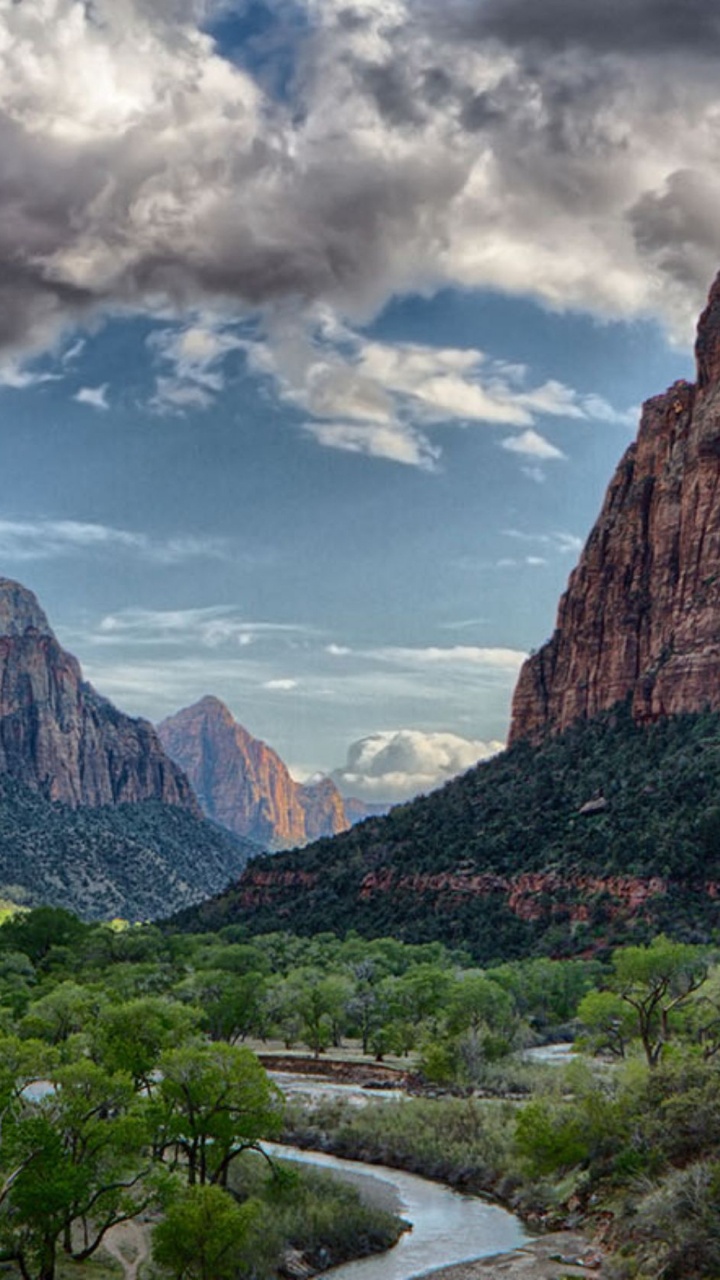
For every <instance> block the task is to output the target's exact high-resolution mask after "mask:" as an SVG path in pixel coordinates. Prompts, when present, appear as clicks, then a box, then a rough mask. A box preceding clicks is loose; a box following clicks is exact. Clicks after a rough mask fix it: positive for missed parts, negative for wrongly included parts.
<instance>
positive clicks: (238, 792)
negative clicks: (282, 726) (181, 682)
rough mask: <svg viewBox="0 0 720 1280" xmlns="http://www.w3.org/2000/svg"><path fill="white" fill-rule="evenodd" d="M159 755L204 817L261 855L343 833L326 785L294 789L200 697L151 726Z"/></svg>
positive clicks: (269, 754)
mask: <svg viewBox="0 0 720 1280" xmlns="http://www.w3.org/2000/svg"><path fill="white" fill-rule="evenodd" d="M158 734H159V736H160V740H161V742H162V743H163V745H164V747H165V749H166V751H167V752H168V754H169V755H170V756H171V757H172V759H173V760H175V761H176V762H177V763H178V764H179V765H180V766H181V768H182V769H183V770H184V771H185V772H186V773H187V775H188V777H189V778H190V781H191V783H192V785H193V787H194V789H195V791H196V793H197V796H198V799H199V800H200V804H201V805H202V808H203V811H204V813H205V814H206V815H207V816H208V817H209V818H212V819H213V821H215V822H218V823H220V825H221V826H223V827H227V828H228V830H229V831H233V832H235V834H236V835H240V836H245V837H247V838H249V839H251V840H255V841H257V843H258V844H262V845H264V846H265V847H266V848H269V849H289V848H293V847H294V846H297V845H303V844H307V842H308V841H309V840H316V839H318V838H319V837H320V836H332V835H337V834H338V832H340V831H345V830H347V827H348V826H349V823H348V820H347V817H346V815H345V808H344V805H343V801H342V797H341V795H340V792H339V791H338V789H337V787H336V786H335V785H334V783H333V782H331V781H330V779H329V778H324V779H321V781H320V782H317V783H312V784H310V785H302V784H300V783H297V782H295V781H294V779H293V778H292V777H291V775H290V772H289V770H288V768H287V766H286V765H285V764H284V763H283V761H282V760H281V759H280V757H279V756H278V755H277V753H276V752H275V751H273V750H272V748H271V747H268V746H267V745H266V744H265V743H264V742H260V741H259V739H258V738H253V737H252V735H251V734H249V733H248V732H247V730H246V729H243V727H242V725H239V724H238V723H237V722H236V721H235V720H234V719H233V717H232V715H231V713H230V711H229V710H228V708H227V707H226V706H225V705H224V704H223V703H222V702H220V700H219V699H218V698H213V697H206V698H202V699H201V700H200V702H196V703H195V704H194V706H192V707H186V708H185V709H184V710H183V711H179V712H178V713H177V715H174V716H169V717H168V719H167V720H163V722H162V724H160V725H158Z"/></svg>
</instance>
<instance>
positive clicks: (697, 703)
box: [510, 276, 720, 742]
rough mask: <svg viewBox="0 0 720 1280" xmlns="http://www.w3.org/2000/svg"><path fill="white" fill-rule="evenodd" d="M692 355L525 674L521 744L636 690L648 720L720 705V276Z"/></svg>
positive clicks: (649, 409)
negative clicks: (693, 364) (692, 373)
mask: <svg viewBox="0 0 720 1280" xmlns="http://www.w3.org/2000/svg"><path fill="white" fill-rule="evenodd" d="M695 351H696V358H697V381H696V382H695V383H694V384H692V383H688V382H677V383H675V384H674V386H672V387H670V389H669V391H667V392H666V393H665V394H664V395H661V396H656V397H654V398H653V399H652V400H649V401H648V402H647V403H646V404H645V406H644V408H643V414H642V418H641V422H640V429H639V432H638V437H637V440H636V442H635V443H634V444H632V445H631V446H630V448H629V449H628V450H627V453H626V454H625V456H624V457H623V459H622V461H621V462H620V465H619V466H618V468H617V471H616V472H615V475H614V477H613V479H612V481H611V483H610V486H609V488H608V492H607V495H606V497H605V502H604V504H603V508H602V511H601V513H600V516H599V518H598V521H597V523H596V524H595V527H594V528H593V530H592V532H591V534H590V537H589V538H588V541H587V544H586V546H585V549H584V551H583V553H582V555H581V557H580V562H579V564H578V566H577V568H576V569H575V570H574V571H573V573H572V574H571V577H570V581H569V583H568V588H567V591H566V592H565V594H564V595H563V597H562V599H561V601H560V605H559V609H558V616H557V624H556V628H555V632H554V634H553V636H552V638H551V639H550V640H549V641H548V643H547V644H545V645H544V646H543V647H542V649H540V650H539V652H538V653H536V654H534V655H533V656H532V657H530V658H529V659H528V661H527V662H526V663H525V665H524V666H523V668H522V670H521V673H520V678H519V680H518V684H517V688H516V690H515V696H514V700H513V710H512V724H511V730H510V742H517V741H518V740H520V739H523V738H525V739H529V740H530V741H534V742H537V741H539V740H540V739H542V738H543V737H544V736H545V735H546V734H548V733H558V732H560V731H561V730H563V729H565V728H567V727H568V726H569V725H570V724H572V723H573V722H574V721H576V720H579V719H589V718H591V717H592V716H595V715H596V714H597V713H598V712H599V711H602V710H604V709H605V708H608V707H610V706H612V705H613V704H615V703H617V702H618V701H621V700H623V699H625V698H629V699H630V701H631V705H632V711H633V715H634V717H635V719H636V720H638V721H649V720H655V719H658V718H659V717H661V716H667V715H673V714H675V713H678V712H681V711H702V710H703V709H704V708H706V707H711V708H713V709H714V710H717V709H718V708H720V276H718V278H717V279H716V281H715V284H714V285H713V288H712V290H711V293H710V298H709V301H708V305H707V307H706V309H705V311H704V312H703V314H702V316H701V317H700V321H699V325H698V334H697V342H696V348H695Z"/></svg>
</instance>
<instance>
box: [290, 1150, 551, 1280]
mask: <svg viewBox="0 0 720 1280" xmlns="http://www.w3.org/2000/svg"><path fill="white" fill-rule="evenodd" d="M268 1149H270V1150H272V1151H274V1152H275V1154H276V1155H278V1156H282V1157H283V1158H286V1159H288V1160H297V1161H299V1162H300V1163H303V1164H311V1165H314V1166H316V1167H317V1168H321V1169H329V1170H332V1171H333V1172H335V1173H336V1174H338V1175H343V1174H345V1175H346V1176H348V1178H349V1179H350V1180H351V1181H353V1182H354V1183H355V1184H356V1185H357V1183H358V1179H359V1178H362V1179H372V1180H374V1181H375V1182H382V1183H385V1184H388V1185H389V1188H391V1189H392V1191H394V1195H395V1197H396V1199H397V1202H398V1205H399V1207H398V1212H399V1213H400V1215H401V1217H403V1218H405V1219H406V1221H408V1222H411V1223H412V1230H411V1231H406V1232H405V1234H404V1235H403V1236H401V1238H400V1240H399V1241H398V1243H397V1244H396V1245H395V1247H394V1248H393V1249H390V1250H389V1251H388V1252H387V1253H379V1254H373V1255H372V1256H371V1257H369V1258H362V1259H360V1261H358V1262H347V1263H344V1264H343V1265H342V1266H339V1267H333V1268H332V1270H331V1271H329V1272H327V1273H326V1274H327V1275H328V1276H332V1280H409V1277H411V1276H418V1275H422V1274H423V1272H425V1271H433V1270H435V1269H436V1268H437V1267H445V1266H450V1265H451V1264H452V1263H455V1262H467V1261H469V1260H470V1259H473V1258H487V1257H489V1256H490V1255H492V1254H495V1253H508V1252H510V1250H511V1249H517V1248H518V1247H519V1246H520V1245H521V1244H523V1243H524V1242H525V1241H526V1240H527V1239H528V1235H527V1233H526V1231H525V1230H524V1228H523V1226H522V1224H521V1223H520V1221H519V1220H518V1219H517V1218H516V1217H514V1216H513V1214H511V1213H508V1212H507V1210H506V1209H501V1208H500V1207H499V1206H498V1205H494V1204H487V1203H486V1202H485V1201H484V1200H480V1199H478V1197H477V1196H464V1195H460V1194H459V1193H458V1192H456V1191H452V1190H451V1189H450V1188H449V1187H445V1186H443V1185H442V1184H441V1183H438V1182H430V1181H429V1180H428V1179H427V1178H418V1177H416V1176H415V1174H412V1173H402V1172H400V1171H399V1170H398V1169H388V1168H385V1166H384V1165H374V1164H373V1165H368V1164H362V1163H360V1162H359V1161H356V1160H339V1159H337V1158H336V1157H335V1156H329V1155H325V1154H323V1153H321V1152H314V1151H298V1150H297V1149H296V1148H294V1147H280V1146H273V1147H270V1146H269V1147H268Z"/></svg>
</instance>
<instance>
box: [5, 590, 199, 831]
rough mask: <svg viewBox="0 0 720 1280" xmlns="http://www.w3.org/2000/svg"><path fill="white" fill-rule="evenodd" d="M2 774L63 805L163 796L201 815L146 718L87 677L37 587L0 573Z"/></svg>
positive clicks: (190, 791)
mask: <svg viewBox="0 0 720 1280" xmlns="http://www.w3.org/2000/svg"><path fill="white" fill-rule="evenodd" d="M0 775H7V776H9V777H11V778H14V779H16V780H17V781H18V782H21V783H23V784H25V785H26V786H29V787H31V788H34V789H35V790H37V791H39V792H41V793H42V794H43V795H45V796H46V797H47V798H48V799H50V800H57V801H61V802H62V803H63V804H66V805H71V806H75V805H91V806H98V805H107V804H123V803H135V802H138V801H144V800H159V801H160V802H162V803H163V804H170V805H180V806H181V807H183V808H185V809H187V810H188V811H189V812H191V813H193V814H196V815H197V816H199V809H198V806H197V801H196V800H195V797H194V795H193V792H192V789H191V787H190V784H189V782H188V780H187V778H186V777H185V776H184V774H183V773H182V772H181V770H180V769H178V768H177V766H176V765H174V764H173V763H172V761H171V760H170V759H169V758H168V757H167V756H166V754H165V752H164V751H163V749H162V747H161V745H160V742H159V740H158V737H157V734H156V733H155V730H154V729H153V727H152V725H151V724H150V723H149V722H148V721H147V720H136V719H132V718H131V717H130V716H126V715H123V714H122V712H120V711H118V710H117V709H116V708H115V707H113V705H112V704H111V703H110V702H108V701H107V700H106V699H105V698H102V697H101V696H100V694H98V693H96V691H95V690H94V689H93V688H92V686H91V685H89V684H86V683H84V682H83V679H82V674H81V671H80V667H79V665H78V663H77V660H76V659H75V658H74V657H72V655H71V654H69V653H66V652H65V650H64V649H62V648H61V646H60V645H59V644H58V641H57V640H56V638H55V636H54V634H53V632H52V630H51V628H50V624H49V623H48V620H47V618H46V616H45V614H44V613H43V611H42V609H41V608H40V605H39V604H38V602H37V600H36V598H35V596H34V595H33V593H32V592H31V591H28V590H27V588H26V587H23V586H21V585H20V583H18V582H12V581H10V580H9V579H8V578H0Z"/></svg>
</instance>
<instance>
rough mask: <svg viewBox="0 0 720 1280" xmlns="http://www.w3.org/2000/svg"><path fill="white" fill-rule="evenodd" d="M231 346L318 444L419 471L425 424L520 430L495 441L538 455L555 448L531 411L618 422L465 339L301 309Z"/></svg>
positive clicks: (594, 399) (426, 457) (605, 407)
mask: <svg viewBox="0 0 720 1280" xmlns="http://www.w3.org/2000/svg"><path fill="white" fill-rule="evenodd" d="M239 345H243V346H244V348H245V351H246V354H247V357H248V360H249V363H250V366H251V367H252V368H253V369H255V370H256V371H257V372H259V373H262V374H264V375H266V376H269V377H271V378H272V379H273V380H274V382H275V384H276V387H277V388H278V390H279V392H280V394H281V396H282V397H284V398H285V399H286V400H288V401H289V402H290V403H292V404H296V405H299V406H301V407H302V408H303V409H306V410H308V411H309V412H310V413H312V414H314V415H315V421H311V422H306V423H305V424H304V427H305V430H306V431H307V432H308V433H309V434H310V435H312V436H313V437H314V438H315V439H316V440H317V441H318V442H319V443H320V444H322V445H325V446H326V447H328V448H333V449H342V450H345V451H346V452H349V453H364V454H367V455H368V456H370V457H377V458H388V459H391V460H392V461H394V462H401V463H404V464H406V465H408V466H415V467H420V468H422V469H423V470H426V471H432V470H433V469H434V468H435V466H436V463H437V460H438V458H439V457H440V447H439V446H438V445H437V444H435V443H431V442H430V440H429V439H428V435H427V432H428V429H429V428H431V427H448V426H457V425H462V426H467V425H470V424H483V425H485V426H503V427H506V428H507V427H515V428H518V429H519V428H525V430H524V431H521V432H520V434H519V435H518V436H517V437H513V438H512V440H511V441H510V442H508V443H507V444H506V445H505V447H507V448H511V449H512V450H513V451H514V452H517V453H522V454H530V455H531V456H532V457H536V458H537V457H540V458H543V459H545V460H546V459H548V458H558V457H562V456H563V455H562V454H561V452H560V450H558V449H555V448H554V446H553V445H551V444H550V443H549V442H548V441H546V440H544V439H543V438H542V437H541V436H540V435H539V434H538V433H537V432H535V431H534V430H533V429H532V424H533V422H535V420H536V419H537V418H538V417H540V416H543V415H545V416H552V417H558V418H569V419H574V420H582V421H591V420H598V419H600V420H602V421H605V422H617V421H625V420H626V415H625V414H621V413H618V412H617V411H616V410H615V409H614V408H613V407H612V405H610V404H608V403H607V402H606V401H605V400H604V399H603V398H602V397H601V396H598V395H580V394H578V392H577V391H575V390H574V389H573V388H572V387H568V386H566V385H565V384H564V383H562V382H559V381H557V380H553V379H551V380H548V381H546V382H544V383H542V384H539V385H537V386H534V387H533V386H532V385H530V386H528V381H529V378H528V370H527V369H526V368H525V367H524V366H523V365H511V364H508V363H507V362H505V361H500V360H493V359H490V358H489V357H488V356H487V355H486V354H485V353H484V352H482V351H479V350H477V349H476V348H474V347H465V348H457V347H440V346H428V345H422V344H420V343H400V342H396V343H388V342H379V341H377V340H370V339H368V338H366V337H364V336H362V335H361V334H360V333H358V332H356V331H354V330H353V329H352V328H350V327H349V326H348V325H345V324H340V323H338V321H337V320H336V319H335V318H334V317H332V316H331V315H329V314H328V313H327V312H325V313H321V314H320V315H319V317H317V318H316V322H315V326H314V331H313V332H312V333H311V332H310V331H309V330H308V326H307V317H306V321H305V322H303V323H299V322H298V321H297V320H294V321H287V320H285V321H284V322H283V323H282V324H278V325H276V326H275V327H274V329H273V333H272V335H271V338H270V340H269V341H259V340H255V341H253V340H251V339H247V340H244V341H241V342H240V343H239ZM339 417H342V418H344V420H343V421H338V420H337V419H338V418H339Z"/></svg>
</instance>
